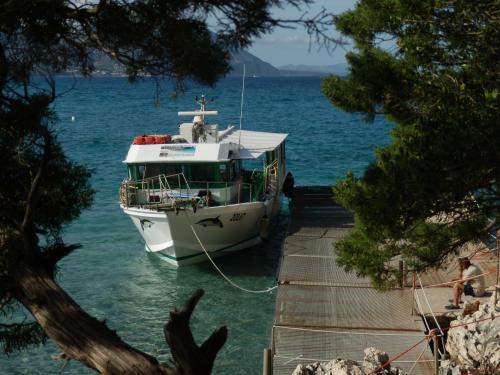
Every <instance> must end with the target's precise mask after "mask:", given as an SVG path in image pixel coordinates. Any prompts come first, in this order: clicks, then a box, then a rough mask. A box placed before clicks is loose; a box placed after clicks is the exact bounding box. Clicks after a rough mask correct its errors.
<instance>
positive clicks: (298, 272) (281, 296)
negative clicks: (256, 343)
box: [272, 187, 434, 375]
mask: <svg viewBox="0 0 500 375" xmlns="http://www.w3.org/2000/svg"><path fill="white" fill-rule="evenodd" d="M353 226H354V220H353V217H352V215H351V214H350V213H349V212H348V211H346V210H345V209H343V208H342V207H340V206H339V205H337V204H335V203H334V201H333V197H332V192H331V189H330V188H329V187H314V188H312V187H299V188H296V190H295V197H294V202H293V204H292V205H291V207H290V223H289V228H288V234H287V237H286V239H285V242H284V245H283V256H282V260H281V265H280V270H279V276H278V278H279V284H280V285H279V287H278V293H277V299H276V310H275V316H274V323H273V334H272V356H273V357H272V362H273V371H272V373H273V374H274V375H285V374H286V375H290V374H291V373H292V372H293V370H294V369H295V367H296V366H297V365H298V364H300V363H302V364H308V363H312V362H317V361H321V362H326V361H330V360H332V359H335V358H344V359H352V360H356V361H362V360H363V357H364V353H363V350H364V349H365V348H367V347H370V346H373V347H376V348H378V349H381V350H384V351H386V352H387V353H388V354H389V356H390V357H392V356H395V355H397V354H399V353H401V352H402V351H404V350H405V349H408V348H410V347H411V346H413V345H415V344H416V343H417V342H419V341H420V340H422V338H423V337H424V329H425V327H424V325H423V322H422V320H421V318H420V317H419V316H418V315H416V314H413V305H414V301H413V292H412V289H411V288H405V289H397V290H390V291H388V292H384V293H381V292H378V291H377V290H375V289H374V288H373V287H372V286H371V283H370V281H369V280H368V279H366V278H361V277H358V276H357V275H356V274H354V273H349V272H346V271H345V270H344V269H343V268H342V267H341V266H339V265H338V264H337V262H336V257H335V254H334V251H333V250H334V246H335V242H336V241H337V240H338V239H339V238H341V237H342V236H344V235H345V234H346V233H348V232H349V231H350V230H351V229H352V228H353ZM416 360H418V361H419V363H417V364H416V365H414V361H416ZM394 365H395V366H398V367H401V368H403V369H405V370H407V371H408V370H410V369H412V367H413V369H412V374H413V375H415V374H418V375H427V374H431V373H433V367H434V364H433V356H432V353H431V351H430V349H429V346H428V345H427V342H426V341H425V340H424V341H422V342H420V344H418V345H417V346H416V347H414V348H413V349H412V350H411V351H409V352H408V353H407V354H406V355H404V356H402V357H401V358H399V359H398V360H396V361H395V362H394Z"/></svg>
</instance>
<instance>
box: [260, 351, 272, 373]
mask: <svg viewBox="0 0 500 375" xmlns="http://www.w3.org/2000/svg"><path fill="white" fill-rule="evenodd" d="M272 371H273V367H272V355H271V349H269V348H265V349H264V357H263V361H262V375H272Z"/></svg>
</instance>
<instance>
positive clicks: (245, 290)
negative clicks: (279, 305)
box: [186, 213, 278, 293]
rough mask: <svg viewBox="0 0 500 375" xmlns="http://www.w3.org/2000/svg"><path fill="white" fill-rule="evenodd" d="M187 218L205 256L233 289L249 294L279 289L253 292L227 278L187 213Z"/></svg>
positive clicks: (273, 287)
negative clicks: (204, 244)
mask: <svg viewBox="0 0 500 375" xmlns="http://www.w3.org/2000/svg"><path fill="white" fill-rule="evenodd" d="M186 217H187V219H188V222H189V226H190V227H191V230H192V231H193V234H194V236H195V237H196V240H197V241H198V243H199V244H200V246H201V248H202V250H203V251H204V252H205V255H206V256H207V258H208V260H209V261H210V263H212V265H213V266H214V268H215V269H216V270H217V272H219V274H220V275H221V276H222V277H223V278H224V279H225V280H226V281H227V282H228V283H229V284H231V285H232V286H233V287H235V288H236V289H239V290H241V291H243V292H247V293H271V292H272V291H273V290H274V289H276V288H277V287H278V285H274V286H272V287H269V288H267V289H262V290H253V289H247V288H244V287H242V286H240V285H238V284H236V283H235V282H234V281H233V280H231V279H230V278H229V277H227V276H226V275H225V274H224V272H222V270H221V269H220V268H219V267H218V266H217V264H215V262H214V260H213V259H212V257H211V256H210V254H208V251H207V249H205V246H203V243H202V242H201V240H200V237H198V234H197V233H196V231H195V229H194V228H193V224H191V221H190V220H189V217H188V216H187V213H186Z"/></svg>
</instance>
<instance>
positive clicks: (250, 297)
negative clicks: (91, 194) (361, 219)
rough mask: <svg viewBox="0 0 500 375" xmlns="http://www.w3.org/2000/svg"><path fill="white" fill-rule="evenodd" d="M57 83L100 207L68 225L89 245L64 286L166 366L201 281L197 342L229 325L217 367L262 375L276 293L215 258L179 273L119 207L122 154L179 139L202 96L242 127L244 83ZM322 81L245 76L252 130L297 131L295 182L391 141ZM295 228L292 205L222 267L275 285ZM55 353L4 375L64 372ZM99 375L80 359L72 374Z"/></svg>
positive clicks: (63, 131)
mask: <svg viewBox="0 0 500 375" xmlns="http://www.w3.org/2000/svg"><path fill="white" fill-rule="evenodd" d="M57 83H58V88H59V92H60V93H62V92H64V91H66V90H69V91H67V92H65V93H64V94H63V95H61V97H60V98H58V99H57V101H56V103H55V106H54V108H55V110H56V112H57V114H58V116H59V123H58V124H57V126H56V129H57V132H58V133H59V138H60V140H61V141H62V144H63V146H64V149H65V150H66V152H67V153H68V155H69V156H70V157H71V158H72V159H73V160H75V161H77V162H79V163H82V164H85V165H87V166H88V167H90V168H91V169H92V170H93V177H92V185H93V187H94V188H95V189H96V190H97V194H96V197H95V201H94V204H93V206H92V208H91V209H89V210H87V211H85V212H84V213H83V214H82V216H81V218H80V219H79V220H77V221H75V222H74V223H72V224H71V225H70V226H68V227H67V228H66V229H65V236H64V238H65V240H66V241H67V242H68V243H80V244H82V245H83V247H82V249H80V250H77V251H76V252H75V253H73V254H72V255H70V256H69V257H67V258H66V259H64V260H63V261H62V262H61V264H60V266H61V267H60V272H59V276H58V278H59V281H60V283H61V284H62V285H63V287H64V288H65V289H66V290H67V291H68V292H69V293H70V294H71V296H72V297H73V298H74V299H75V300H76V301H77V302H78V303H79V304H80V305H81V306H82V307H83V308H84V309H85V310H87V311H88V312H89V313H90V314H92V315H94V316H96V317H97V318H99V319H106V321H107V323H108V325H109V326H110V327H111V328H112V329H115V330H117V332H118V334H119V335H120V336H121V337H122V338H123V339H124V340H125V341H127V342H128V343H129V344H131V345H133V346H135V347H137V348H139V349H140V350H143V351H146V352H148V353H149V354H151V355H153V356H155V357H158V358H159V359H160V361H168V360H169V355H170V352H169V348H168V346H167V344H166V343H165V341H164V338H163V333H162V332H163V325H164V323H165V322H166V321H167V319H168V312H169V311H170V310H172V309H173V308H174V307H175V306H181V305H182V304H183V303H184V301H185V300H186V299H187V298H188V297H189V296H190V295H191V294H192V292H194V291H195V290H196V289H198V288H203V289H205V293H206V294H205V296H204V297H203V298H202V300H201V302H200V303H199V305H198V307H197V309H196V310H195V313H194V315H193V318H192V328H193V331H194V332H195V336H196V338H197V340H198V342H200V343H201V341H202V340H203V339H204V338H206V337H207V336H208V335H209V334H210V333H211V332H212V331H213V330H214V329H215V328H217V327H219V326H221V325H227V326H228V328H229V338H228V341H227V343H226V345H225V346H224V348H223V349H222V351H221V353H220V354H219V356H218V357H217V361H216V365H215V368H214V372H213V373H214V374H222V375H229V374H232V375H238V374H258V373H261V371H262V370H261V366H262V351H263V349H264V348H265V347H268V346H269V344H270V338H271V327H272V319H273V313H274V307H275V306H274V302H275V294H274V293H267V294H248V293H243V292H241V291H239V290H237V289H234V288H233V287H232V286H230V285H229V284H228V283H227V282H226V281H224V280H223V279H222V278H221V277H220V276H219V275H218V274H217V272H216V271H215V270H214V269H213V267H212V266H211V265H210V264H208V263H205V264H201V265H195V266H191V267H186V268H181V269H173V268H171V267H170V266H168V265H167V264H165V263H164V262H162V261H160V260H158V259H157V258H156V257H154V256H151V255H148V254H146V253H145V251H144V250H143V243H142V241H141V239H140V236H139V233H137V232H136V230H135V228H134V227H133V225H132V223H131V222H130V220H129V219H128V217H127V216H126V215H124V214H123V213H122V212H121V211H120V208H119V206H118V187H119V184H120V182H121V181H122V179H123V178H124V176H125V172H126V171H125V167H124V166H123V164H122V160H123V159H124V157H125V155H126V152H127V150H128V147H129V144H130V142H131V140H132V139H133V137H134V136H135V135H139V134H144V133H170V134H172V133H173V134H177V133H178V129H177V124H178V123H179V122H180V120H179V118H178V116H177V111H179V110H192V109H196V108H197V105H196V103H195V102H194V101H193V97H194V96H195V95H200V94H201V93H205V94H206V95H207V96H208V97H209V98H212V97H213V98H214V99H215V102H214V103H213V104H210V105H209V109H217V110H218V111H219V116H218V117H217V122H218V123H219V124H220V125H222V127H223V128H225V126H226V125H227V124H234V125H238V124H239V113H240V98H241V79H238V78H228V79H225V80H223V81H221V82H219V83H218V84H217V86H216V87H215V88H211V89H207V88H205V87H199V86H197V85H195V84H190V86H189V89H188V91H187V92H186V93H185V94H184V95H182V96H180V97H178V98H177V99H175V100H173V99H171V98H170V97H169V89H168V87H167V88H165V91H164V92H163V93H162V94H161V96H160V97H161V104H160V106H155V84H154V82H153V81H151V80H145V81H143V82H139V83H136V84H133V85H130V84H129V83H128V82H127V80H126V79H125V78H121V77H94V78H91V79H83V78H73V77H60V78H58V82H57ZM320 85H321V81H320V79H319V78H316V77H307V78H303V77H294V78H290V77H276V78H263V77H257V78H248V79H247V80H246V82H245V101H244V116H243V128H245V129H250V130H263V131H274V132H285V133H289V137H288V140H287V146H286V147H287V148H286V157H287V169H288V170H289V171H291V172H292V173H293V174H294V176H295V181H296V185H318V184H319V185H330V184H332V183H333V182H335V181H336V180H338V179H340V178H342V177H343V176H344V175H345V173H346V172H347V171H348V170H352V171H354V172H355V174H357V175H360V174H361V173H362V171H363V168H364V167H365V166H366V165H367V163H369V162H370V161H371V160H372V159H373V150H374V149H375V148H376V147H377V146H379V145H383V144H386V143H387V142H388V141H389V136H388V133H389V130H390V125H389V124H387V123H386V122H385V121H384V120H382V119H379V120H376V121H375V122H374V123H372V124H367V123H365V122H364V121H363V117H362V115H359V114H349V113H345V112H343V111H340V110H338V109H336V108H334V107H333V106H332V105H331V104H330V103H329V102H328V101H327V99H326V98H324V97H323V95H322V94H321V91H320ZM73 116H74V121H72V117H73ZM286 224H287V207H286V205H285V206H284V207H283V212H282V214H281V215H280V217H279V218H278V220H277V224H276V228H275V230H274V232H273V235H272V236H271V239H269V240H267V241H265V242H264V243H263V244H262V245H259V246H256V247H255V248H252V249H250V250H248V251H245V252H240V253H237V254H234V255H231V256H227V257H225V258H220V259H218V260H217V263H218V264H219V266H220V268H221V269H222V270H223V271H224V272H225V273H226V274H227V275H228V276H229V277H231V278H232V279H233V280H234V281H235V282H237V283H239V284H241V285H242V286H244V287H246V288H249V289H265V288H267V287H269V286H271V285H273V283H274V282H275V275H276V268H277V263H278V259H279V252H280V246H281V241H282V239H283V237H284V234H285V229H286ZM58 352H59V351H58V349H57V348H56V347H55V346H54V345H53V344H51V343H49V344H47V345H46V346H43V347H38V348H33V349H30V350H27V351H23V352H21V353H14V354H12V355H10V356H8V357H6V356H0V374H44V375H47V374H57V373H59V370H60V368H61V367H62V365H63V363H61V362H56V361H54V360H52V359H51V355H54V354H57V353H58ZM92 373H94V372H93V371H92V370H90V369H88V368H86V367H85V366H83V365H81V364H79V363H77V362H70V363H69V365H68V366H67V367H66V368H65V370H64V374H92Z"/></svg>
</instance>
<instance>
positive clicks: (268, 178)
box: [264, 160, 279, 196]
mask: <svg viewBox="0 0 500 375" xmlns="http://www.w3.org/2000/svg"><path fill="white" fill-rule="evenodd" d="M278 168H279V165H278V160H274V161H273V162H272V163H270V164H268V165H266V167H265V168H264V178H265V189H266V192H267V193H268V194H270V195H271V196H275V195H276V194H277V193H279V187H278V183H279V181H278V179H279V178H278V177H279V176H278Z"/></svg>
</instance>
